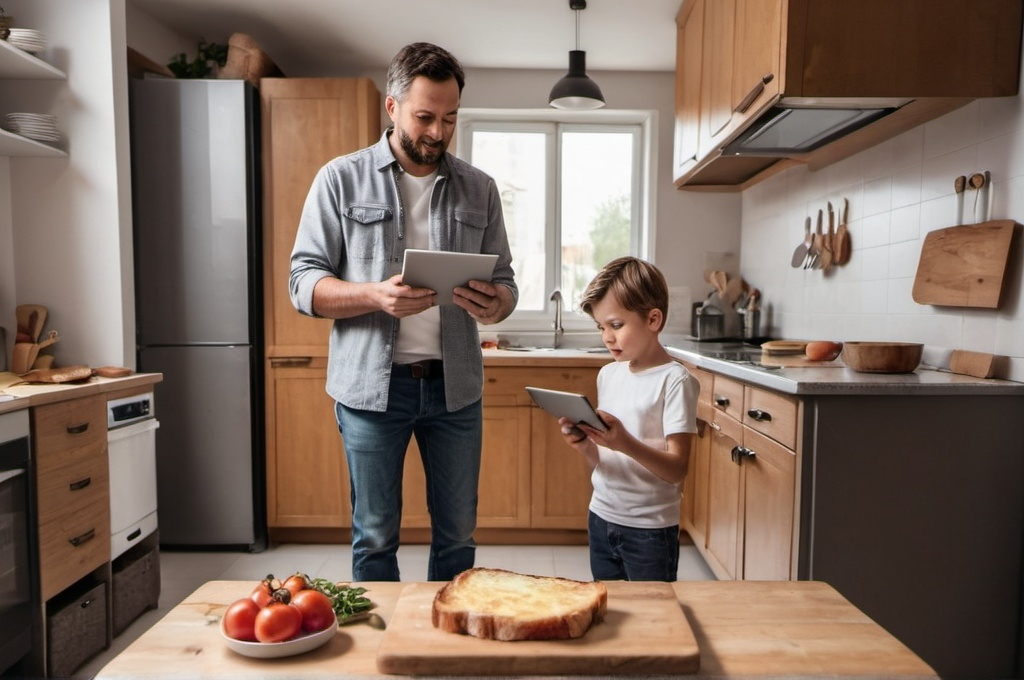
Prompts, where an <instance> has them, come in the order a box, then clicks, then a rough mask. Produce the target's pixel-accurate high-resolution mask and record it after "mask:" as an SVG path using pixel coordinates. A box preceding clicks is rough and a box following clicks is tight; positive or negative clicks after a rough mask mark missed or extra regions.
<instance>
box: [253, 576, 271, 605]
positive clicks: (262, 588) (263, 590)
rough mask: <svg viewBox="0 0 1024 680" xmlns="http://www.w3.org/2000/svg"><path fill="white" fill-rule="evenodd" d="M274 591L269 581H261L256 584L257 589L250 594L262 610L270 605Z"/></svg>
mask: <svg viewBox="0 0 1024 680" xmlns="http://www.w3.org/2000/svg"><path fill="white" fill-rule="evenodd" d="M273 592H274V589H273V587H272V585H271V583H270V582H269V581H260V582H259V583H257V584H256V587H255V588H253V589H252V592H251V593H249V597H250V599H252V601H253V602H255V603H256V604H257V605H259V606H260V608H263V607H266V606H267V605H268V604H270V596H271V595H272V594H273Z"/></svg>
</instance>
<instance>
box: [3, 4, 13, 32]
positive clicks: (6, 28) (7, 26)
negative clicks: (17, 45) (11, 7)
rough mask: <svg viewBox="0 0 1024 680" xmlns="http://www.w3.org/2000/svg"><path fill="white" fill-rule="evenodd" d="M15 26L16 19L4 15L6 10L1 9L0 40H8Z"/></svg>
mask: <svg viewBox="0 0 1024 680" xmlns="http://www.w3.org/2000/svg"><path fill="white" fill-rule="evenodd" d="M13 24H14V19H13V18H12V17H9V16H7V15H6V14H4V8H3V7H0V40H7V36H9V35H10V34H11V25H13Z"/></svg>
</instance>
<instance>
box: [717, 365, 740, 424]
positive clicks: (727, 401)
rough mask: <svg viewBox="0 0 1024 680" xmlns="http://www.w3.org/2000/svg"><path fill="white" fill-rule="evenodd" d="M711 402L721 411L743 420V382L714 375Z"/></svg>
mask: <svg viewBox="0 0 1024 680" xmlns="http://www.w3.org/2000/svg"><path fill="white" fill-rule="evenodd" d="M711 402H712V404H713V405H714V407H715V408H716V409H718V410H719V411H721V412H722V413H727V414H729V415H730V416H732V417H733V418H735V419H736V420H737V421H740V422H742V421H743V383H741V382H738V381H736V380H730V379H729V378H724V377H722V376H720V375H716V376H715V380H714V389H713V391H712V396H711Z"/></svg>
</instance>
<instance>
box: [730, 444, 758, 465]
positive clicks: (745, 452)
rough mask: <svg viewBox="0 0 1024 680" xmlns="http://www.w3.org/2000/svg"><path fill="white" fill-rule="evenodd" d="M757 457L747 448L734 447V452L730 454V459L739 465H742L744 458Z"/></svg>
mask: <svg viewBox="0 0 1024 680" xmlns="http://www.w3.org/2000/svg"><path fill="white" fill-rule="evenodd" d="M756 455H757V454H756V453H754V452H753V451H752V450H751V449H748V448H747V447H746V446H734V447H732V451H730V452H729V458H730V459H732V462H734V463H736V464H737V465H741V464H742V463H743V459H744V458H753V457H754V456H756Z"/></svg>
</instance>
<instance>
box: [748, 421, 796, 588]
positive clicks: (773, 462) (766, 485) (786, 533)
mask: <svg viewBox="0 0 1024 680" xmlns="http://www.w3.org/2000/svg"><path fill="white" fill-rule="evenodd" d="M744 436H745V440H744V446H746V448H747V449H749V450H750V451H751V452H753V454H754V455H753V456H749V455H748V456H746V457H745V458H744V460H743V475H744V496H745V498H744V503H743V516H744V519H743V528H744V530H743V534H744V540H743V578H744V579H745V580H748V581H786V580H789V579H790V578H791V571H792V569H791V565H792V552H793V515H794V508H793V505H794V494H795V484H796V455H795V454H794V453H793V452H792V451H790V450H789V449H787V448H786V447H784V446H782V445H781V444H779V443H778V442H776V441H774V440H772V439H769V438H768V437H765V436H764V435H762V434H759V433H757V432H754V431H753V430H751V429H749V428H747V429H746V430H745V432H744ZM792 577H795V575H793V576H792Z"/></svg>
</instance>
